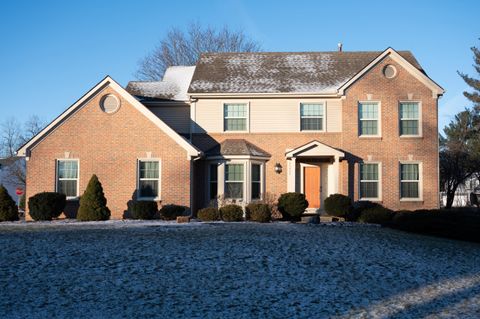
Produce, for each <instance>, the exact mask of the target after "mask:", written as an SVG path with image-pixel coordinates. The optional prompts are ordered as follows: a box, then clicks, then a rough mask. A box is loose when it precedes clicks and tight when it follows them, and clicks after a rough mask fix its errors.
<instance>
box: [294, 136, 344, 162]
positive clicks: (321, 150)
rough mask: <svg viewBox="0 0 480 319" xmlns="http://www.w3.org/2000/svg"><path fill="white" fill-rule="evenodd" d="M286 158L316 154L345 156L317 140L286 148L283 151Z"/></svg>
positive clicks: (314, 155) (315, 155) (313, 155)
mask: <svg viewBox="0 0 480 319" xmlns="http://www.w3.org/2000/svg"><path fill="white" fill-rule="evenodd" d="M285 156H286V157H287V158H292V157H317V156H334V157H345V153H343V152H341V151H339V150H337V149H336V148H333V147H331V146H328V145H326V144H323V143H321V142H319V141H317V140H313V141H311V142H308V143H307V144H303V145H301V146H299V147H297V148H294V149H293V150H288V151H287V152H286V153H285Z"/></svg>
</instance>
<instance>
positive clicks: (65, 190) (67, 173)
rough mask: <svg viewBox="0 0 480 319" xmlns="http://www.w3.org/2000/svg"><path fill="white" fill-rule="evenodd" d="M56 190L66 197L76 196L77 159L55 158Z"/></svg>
mask: <svg viewBox="0 0 480 319" xmlns="http://www.w3.org/2000/svg"><path fill="white" fill-rule="evenodd" d="M57 192H58V193H62V194H65V195H66V196H67V198H75V197H78V160H76V159H64V160H57Z"/></svg>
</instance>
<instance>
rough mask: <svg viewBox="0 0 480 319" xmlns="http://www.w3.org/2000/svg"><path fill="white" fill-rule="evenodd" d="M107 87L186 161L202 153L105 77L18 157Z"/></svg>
mask: <svg viewBox="0 0 480 319" xmlns="http://www.w3.org/2000/svg"><path fill="white" fill-rule="evenodd" d="M107 86H110V87H111V88H112V89H114V90H115V91H116V92H117V93H118V94H120V95H121V96H122V97H123V98H124V99H125V100H127V101H128V102H129V103H130V104H131V105H132V106H133V107H135V108H136V109H137V110H138V111H139V112H140V113H142V114H143V115H145V116H146V117H147V118H148V119H149V120H150V121H152V122H153V123H154V124H155V125H156V126H157V127H158V128H160V129H161V130H162V131H163V132H164V133H165V134H167V135H168V136H169V137H170V138H172V139H173V140H174V141H175V142H176V143H177V144H179V145H180V146H181V147H183V148H184V149H185V150H186V151H187V159H190V158H191V157H197V156H201V155H202V152H201V151H200V150H198V149H197V148H196V147H194V146H193V145H192V144H190V143H189V142H188V141H187V140H186V139H185V138H183V137H182V136H180V135H179V134H178V133H177V132H175V131H174V130H173V129H172V128H171V127H170V126H168V125H167V124H165V122H163V121H162V120H161V119H159V118H158V117H157V116H156V115H155V114H153V113H152V112H151V111H150V110H149V109H148V108H147V107H145V106H144V105H143V104H142V103H140V102H139V101H138V100H137V99H135V98H134V97H133V96H132V95H130V93H128V92H127V91H126V90H125V89H124V88H123V87H121V86H120V85H119V84H118V83H117V82H115V80H113V79H112V78H111V77H110V76H106V77H105V78H104V79H103V80H102V81H100V82H99V83H98V84H97V85H95V86H94V87H93V88H92V89H91V90H90V91H88V92H87V93H86V94H85V95H84V96H82V97H81V98H80V99H79V100H78V101H77V102H75V103H74V104H73V105H72V106H70V107H69V108H68V109H67V110H66V111H64V112H63V113H62V114H61V115H60V116H58V117H57V118H56V119H55V120H53V121H52V122H51V123H50V124H49V125H47V127H45V128H44V129H43V130H42V131H40V133H38V134H37V135H35V136H34V137H33V138H32V139H30V140H29V141H28V142H27V143H25V144H24V145H23V146H22V147H20V148H19V149H18V151H17V155H18V156H30V155H29V154H28V153H29V150H30V149H31V148H32V147H35V145H36V144H37V143H38V142H40V141H41V140H42V139H43V138H45V137H46V136H47V135H48V134H50V133H51V132H52V131H54V130H55V129H56V128H57V127H58V126H59V125H61V124H62V122H63V121H64V120H66V119H67V118H68V117H69V116H70V115H72V114H73V113H74V112H75V111H77V110H78V109H80V108H82V107H83V106H84V105H85V104H86V102H88V101H89V100H90V99H91V98H92V97H93V96H95V95H96V94H98V93H99V91H101V90H103V89H104V88H106V87H107Z"/></svg>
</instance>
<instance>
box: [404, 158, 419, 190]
mask: <svg viewBox="0 0 480 319" xmlns="http://www.w3.org/2000/svg"><path fill="white" fill-rule="evenodd" d="M400 198H401V199H419V198H420V164H419V163H400Z"/></svg>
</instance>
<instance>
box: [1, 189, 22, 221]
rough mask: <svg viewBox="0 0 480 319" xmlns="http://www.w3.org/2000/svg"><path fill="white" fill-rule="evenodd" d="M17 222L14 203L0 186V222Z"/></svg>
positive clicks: (16, 210) (16, 211)
mask: <svg viewBox="0 0 480 319" xmlns="http://www.w3.org/2000/svg"><path fill="white" fill-rule="evenodd" d="M14 220H18V208H17V205H16V204H15V201H14V200H13V199H12V197H11V196H10V194H8V191H7V189H6V188H5V187H3V185H0V222H11V221H14Z"/></svg>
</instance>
